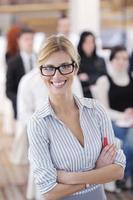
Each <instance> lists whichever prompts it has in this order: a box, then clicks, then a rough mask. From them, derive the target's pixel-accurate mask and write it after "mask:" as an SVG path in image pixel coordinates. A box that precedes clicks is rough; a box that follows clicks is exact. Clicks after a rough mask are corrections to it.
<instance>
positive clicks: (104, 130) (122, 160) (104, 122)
mask: <svg viewBox="0 0 133 200" xmlns="http://www.w3.org/2000/svg"><path fill="white" fill-rule="evenodd" d="M95 114H96V118H97V122H98V124H99V127H100V132H101V135H102V140H103V138H104V137H107V140H108V144H116V146H117V154H116V158H115V161H114V164H118V165H121V166H122V167H123V168H125V166H126V157H125V155H124V153H123V150H122V149H121V148H120V146H119V145H118V141H117V139H116V137H115V135H114V131H113V128H112V123H111V120H110V119H109V117H108V115H107V114H106V112H105V110H104V108H103V107H102V106H101V105H100V104H99V103H98V102H97V101H95ZM102 142H103V141H102Z"/></svg>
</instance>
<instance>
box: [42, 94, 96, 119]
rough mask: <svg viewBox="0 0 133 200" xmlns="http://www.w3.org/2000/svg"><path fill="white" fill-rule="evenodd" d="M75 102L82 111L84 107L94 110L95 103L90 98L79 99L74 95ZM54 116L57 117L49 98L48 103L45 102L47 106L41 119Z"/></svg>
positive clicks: (44, 107)
mask: <svg viewBox="0 0 133 200" xmlns="http://www.w3.org/2000/svg"><path fill="white" fill-rule="evenodd" d="M74 100H75V102H76V104H77V106H78V108H79V109H80V110H83V108H84V107H86V108H88V109H91V108H93V101H92V99H88V98H79V97H77V96H75V95H74ZM49 115H51V116H53V117H56V114H55V112H54V110H53V108H52V106H51V104H50V101H49V98H48V97H47V99H46V101H45V105H44V106H43V109H41V111H40V117H43V118H45V117H47V116H49Z"/></svg>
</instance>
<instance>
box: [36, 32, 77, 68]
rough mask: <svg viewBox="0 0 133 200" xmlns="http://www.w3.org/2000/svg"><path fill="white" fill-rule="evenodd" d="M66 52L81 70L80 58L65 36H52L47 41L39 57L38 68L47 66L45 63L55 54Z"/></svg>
mask: <svg viewBox="0 0 133 200" xmlns="http://www.w3.org/2000/svg"><path fill="white" fill-rule="evenodd" d="M59 51H64V52H65V53H67V54H68V55H69V56H70V58H71V59H72V61H74V62H75V64H76V66H77V68H79V56H78V53H77V51H76V49H75V48H74V47H73V45H72V43H71V42H70V41H69V40H68V39H67V38H66V37H65V36H64V35H52V36H50V37H49V38H47V39H46V41H45V43H44V46H43V47H42V49H41V51H40V53H39V55H38V66H39V67H40V66H41V65H44V64H45V61H46V60H47V59H48V58H49V56H51V55H52V54H53V53H55V52H59Z"/></svg>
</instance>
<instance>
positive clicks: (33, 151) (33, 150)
mask: <svg viewBox="0 0 133 200" xmlns="http://www.w3.org/2000/svg"><path fill="white" fill-rule="evenodd" d="M27 132H28V139H29V161H30V165H31V169H32V171H33V176H34V179H35V183H36V185H37V186H38V187H39V190H40V192H41V193H42V194H44V193H46V192H48V191H50V190H51V189H53V188H54V187H55V186H56V185H57V182H56V180H57V171H56V169H55V167H54V165H53V163H52V160H51V156H50V150H49V140H48V137H47V128H46V124H45V119H36V118H35V117H32V118H31V119H30V121H29V122H28V127H27Z"/></svg>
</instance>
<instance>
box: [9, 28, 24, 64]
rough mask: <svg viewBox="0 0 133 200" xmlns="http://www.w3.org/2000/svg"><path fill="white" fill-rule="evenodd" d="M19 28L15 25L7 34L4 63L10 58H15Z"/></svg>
mask: <svg viewBox="0 0 133 200" xmlns="http://www.w3.org/2000/svg"><path fill="white" fill-rule="evenodd" d="M20 31H21V28H20V27H19V26H17V25H13V26H11V28H10V29H9V31H8V32H7V36H6V39H7V49H6V54H5V60H6V63H7V62H8V61H9V59H10V58H12V57H13V56H15V55H16V54H18V53H19V45H18V38H19V35H20Z"/></svg>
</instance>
